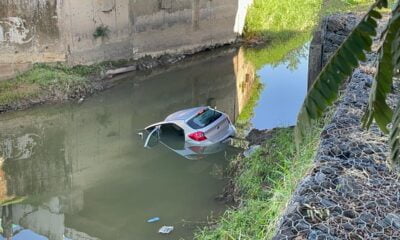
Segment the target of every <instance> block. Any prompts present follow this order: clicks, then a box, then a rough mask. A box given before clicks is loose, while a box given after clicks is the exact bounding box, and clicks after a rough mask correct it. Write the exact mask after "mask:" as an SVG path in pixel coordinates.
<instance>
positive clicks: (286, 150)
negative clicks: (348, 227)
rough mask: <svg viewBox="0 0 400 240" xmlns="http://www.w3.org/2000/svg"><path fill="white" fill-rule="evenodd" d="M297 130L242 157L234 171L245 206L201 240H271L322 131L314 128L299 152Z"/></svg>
mask: <svg viewBox="0 0 400 240" xmlns="http://www.w3.org/2000/svg"><path fill="white" fill-rule="evenodd" d="M293 131H294V130H293V129H279V130H277V132H276V135H275V136H274V137H273V138H272V139H270V140H268V141H267V142H266V143H265V145H263V146H262V148H261V149H259V150H258V151H257V152H255V153H254V154H253V155H252V156H250V157H249V158H245V159H241V158H240V157H238V158H237V159H234V160H233V161H232V162H231V165H230V168H231V170H232V169H237V168H239V171H238V172H237V173H236V175H235V178H234V182H235V183H236V184H237V187H238V188H239V190H240V193H241V195H242V196H241V198H242V204H241V205H242V206H241V207H239V208H237V209H230V210H228V211H226V212H225V214H224V215H223V216H222V217H221V219H220V221H219V224H218V225H217V226H211V227H208V228H206V229H204V230H202V231H201V232H198V233H197V235H196V239H197V240H212V239H221V240H236V239H242V240H246V239H247V240H257V239H270V238H272V236H273V235H274V233H275V230H276V224H277V222H278V220H279V218H280V216H281V214H282V212H283V211H284V209H285V208H286V206H287V204H288V202H289V201H290V199H291V197H292V194H293V192H294V190H295V189H296V186H297V184H298V183H299V181H300V180H301V179H302V178H303V177H304V176H305V175H306V173H307V172H308V171H309V169H310V168H311V167H312V161H313V158H314V154H315V152H316V148H317V145H318V142H319V133H320V131H321V129H320V128H317V127H316V128H314V129H313V130H312V131H310V134H309V136H308V137H307V139H306V140H305V141H304V142H303V143H302V145H301V148H300V149H301V151H300V152H296V145H295V143H294V138H293Z"/></svg>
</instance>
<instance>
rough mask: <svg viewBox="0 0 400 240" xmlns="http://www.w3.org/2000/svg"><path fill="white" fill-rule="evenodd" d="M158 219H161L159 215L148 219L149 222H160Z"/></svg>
mask: <svg viewBox="0 0 400 240" xmlns="http://www.w3.org/2000/svg"><path fill="white" fill-rule="evenodd" d="M158 221H160V218H159V217H153V218H150V219H149V220H147V222H148V223H154V222H158Z"/></svg>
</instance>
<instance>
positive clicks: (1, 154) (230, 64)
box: [0, 49, 254, 240]
mask: <svg viewBox="0 0 400 240" xmlns="http://www.w3.org/2000/svg"><path fill="white" fill-rule="evenodd" d="M241 58H242V56H241V54H240V52H238V51H237V50H236V49H224V50H220V51H215V52H212V53H211V52H210V53H204V54H200V55H198V56H196V57H194V58H191V59H190V60H187V61H185V62H183V63H181V64H179V65H177V66H174V67H170V68H164V69H157V70H154V71H149V72H145V73H140V74H136V75H130V76H128V77H126V79H125V80H123V81H122V82H121V83H120V84H119V85H118V86H116V87H114V88H112V89H110V90H108V91H105V92H102V93H99V94H97V95H96V96H94V97H91V98H89V99H88V100H87V101H85V102H83V104H81V105H77V104H64V105H55V106H42V107H36V108H34V109H32V110H28V111H23V112H16V113H10V114H4V115H2V116H0V158H1V161H0V164H1V169H0V175H1V181H0V200H1V201H2V203H3V206H2V208H1V221H2V222H1V225H2V229H3V232H2V236H3V238H7V237H11V236H13V235H14V237H13V238H14V239H55V240H58V239H74V240H75V239H179V238H185V239H191V238H192V236H193V231H194V229H196V228H197V227H199V226H203V225H204V224H206V223H207V220H208V218H209V217H210V216H213V215H214V216H218V215H219V214H221V212H222V211H223V210H225V208H226V205H225V204H224V203H223V202H220V201H217V200H216V196H218V195H219V194H220V193H221V192H222V189H223V187H224V186H225V184H226V179H224V177H223V176H222V172H223V169H224V168H225V167H226V164H227V161H226V160H227V158H229V156H230V155H232V154H236V153H237V150H236V149H234V148H227V149H225V150H223V151H220V152H218V153H215V154H210V155H208V156H206V157H204V158H202V159H199V160H196V161H191V160H188V159H186V158H184V157H182V156H180V155H178V154H176V153H175V152H173V151H171V150H169V149H167V148H165V147H164V146H162V145H161V144H159V145H156V146H155V147H154V148H152V149H145V148H143V144H144V143H143V141H142V139H140V137H139V136H138V135H137V132H138V131H139V130H140V129H143V128H144V127H145V126H147V125H149V124H151V123H154V122H158V121H161V120H163V119H164V118H165V117H166V116H167V115H168V114H170V113H172V112H175V111H177V110H181V109H184V108H189V107H194V106H199V105H208V104H213V105H216V106H217V108H218V109H219V110H221V111H224V112H226V113H228V114H229V115H230V117H231V119H233V120H234V119H235V118H236V117H237V115H238V114H239V112H240V110H241V109H240V108H241V106H242V105H244V102H245V101H246V99H247V98H248V96H247V95H248V92H249V89H251V84H252V81H253V80H254V77H251V76H250V77H249V76H247V75H248V73H246V72H243V71H249V74H252V75H254V71H251V67H250V68H249V67H248V66H246V63H245V61H243V60H242V59H241ZM246 76H247V77H246ZM151 217H160V218H161V221H159V222H157V223H152V224H150V223H147V222H146V220H147V219H149V218H151ZM163 225H168V226H174V227H175V229H174V231H173V232H172V233H171V234H170V235H168V236H164V235H161V234H159V233H158V229H159V228H160V227H161V226H163ZM0 239H2V238H1V237H0Z"/></svg>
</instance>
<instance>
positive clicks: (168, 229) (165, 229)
mask: <svg viewBox="0 0 400 240" xmlns="http://www.w3.org/2000/svg"><path fill="white" fill-rule="evenodd" d="M173 230H174V227H173V226H162V227H161V228H160V230H158V232H159V233H162V234H169V233H170V232H172V231H173Z"/></svg>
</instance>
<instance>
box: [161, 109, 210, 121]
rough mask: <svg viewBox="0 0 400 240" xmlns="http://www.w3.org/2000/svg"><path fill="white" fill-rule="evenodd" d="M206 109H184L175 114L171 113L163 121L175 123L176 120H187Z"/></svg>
mask: <svg viewBox="0 0 400 240" xmlns="http://www.w3.org/2000/svg"><path fill="white" fill-rule="evenodd" d="M206 108H207V107H204V106H203V107H194V108H188V109H184V110H181V111H178V112H175V113H172V114H171V115H169V116H168V117H167V118H165V121H168V122H169V121H176V120H183V121H185V120H189V119H190V118H191V117H193V116H194V115H195V114H196V113H198V112H200V111H201V110H203V109H206Z"/></svg>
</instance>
